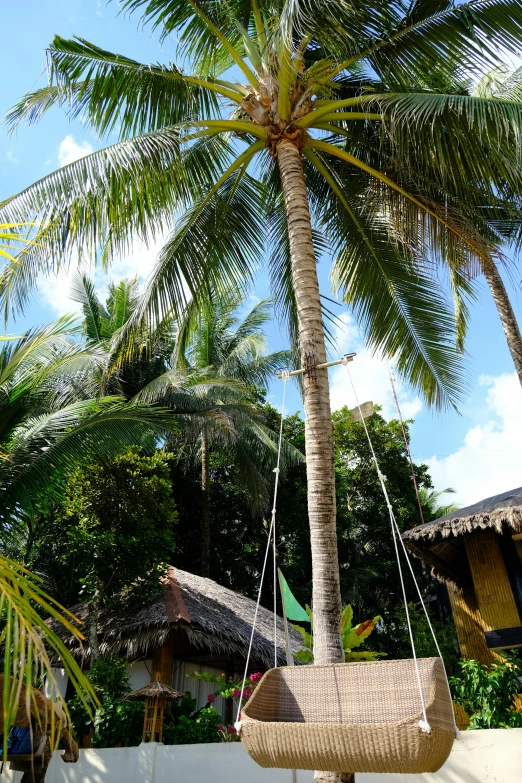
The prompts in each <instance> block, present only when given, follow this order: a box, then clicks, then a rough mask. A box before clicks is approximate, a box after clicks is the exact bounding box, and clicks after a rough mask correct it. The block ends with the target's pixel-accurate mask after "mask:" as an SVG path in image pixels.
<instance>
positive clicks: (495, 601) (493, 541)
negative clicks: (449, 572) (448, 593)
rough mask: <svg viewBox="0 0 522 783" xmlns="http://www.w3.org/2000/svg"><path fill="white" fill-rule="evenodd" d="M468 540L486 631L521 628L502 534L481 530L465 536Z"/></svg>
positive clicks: (469, 558)
mask: <svg viewBox="0 0 522 783" xmlns="http://www.w3.org/2000/svg"><path fill="white" fill-rule="evenodd" d="M464 541H465V545H466V553H467V555H468V561H469V567H470V569H471V576H472V579H473V586H474V588H475V595H476V598H477V603H478V607H479V610H480V615H481V618H482V622H483V626H484V630H485V631H494V630H498V629H499V628H515V627H516V626H519V625H520V616H519V613H518V609H517V605H516V602H515V598H514V595H513V591H512V589H511V584H510V581H509V576H508V573H507V571H506V566H505V564H504V558H503V557H502V552H501V550H500V544H499V537H498V535H497V534H496V533H495V532H494V531H493V530H480V531H477V532H475V533H472V534H471V535H468V536H465V537H464Z"/></svg>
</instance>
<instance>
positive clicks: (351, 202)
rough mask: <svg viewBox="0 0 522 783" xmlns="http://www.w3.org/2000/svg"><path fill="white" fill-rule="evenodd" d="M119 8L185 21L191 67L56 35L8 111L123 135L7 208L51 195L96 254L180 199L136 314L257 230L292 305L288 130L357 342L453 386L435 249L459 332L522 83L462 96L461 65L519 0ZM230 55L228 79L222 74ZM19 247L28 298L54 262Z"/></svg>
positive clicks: (212, 271) (19, 299)
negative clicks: (57, 117)
mask: <svg viewBox="0 0 522 783" xmlns="http://www.w3.org/2000/svg"><path fill="white" fill-rule="evenodd" d="M124 8H126V9H128V10H130V11H143V14H144V20H145V21H148V20H150V21H152V22H153V24H154V26H155V27H158V28H159V29H160V30H161V34H162V36H163V37H165V36H167V35H169V34H170V33H172V32H173V31H177V33H178V37H179V44H180V55H181V56H182V57H183V59H184V61H185V62H190V63H191V64H192V66H193V70H194V73H193V75H188V74H186V73H185V72H184V71H182V70H181V69H180V68H178V67H176V66H174V65H172V64H170V65H168V66H144V65H141V64H140V63H138V62H136V61H133V60H131V59H129V58H127V57H124V56H122V55H116V54H112V53H110V52H107V51H105V50H102V49H100V48H98V47H96V46H95V45H93V44H90V43H88V42H86V41H83V40H80V39H77V40H73V41H66V40H64V39H61V38H59V37H57V38H56V39H55V41H54V42H53V44H52V45H51V47H50V48H49V50H48V55H49V62H50V67H51V75H52V81H51V85H50V86H49V87H47V88H44V89H43V90H38V91H36V92H35V93H31V94H29V95H28V96H26V97H25V99H24V100H23V101H22V102H21V103H20V104H19V105H18V106H17V107H15V108H14V109H13V111H12V112H11V115H10V119H11V122H12V123H14V124H16V123H17V122H19V121H20V120H21V119H22V118H26V119H28V120H29V121H31V122H32V121H35V120H36V119H38V118H39V117H40V116H41V115H42V113H43V112H45V111H46V110H48V108H50V107H51V106H52V105H54V104H57V103H58V104H65V105H66V106H68V107H69V111H70V112H71V114H72V115H73V116H76V115H77V114H79V113H82V115H84V116H86V117H87V118H88V120H89V121H90V122H91V124H92V125H93V127H94V128H95V129H96V130H97V131H98V132H99V133H100V134H102V135H103V134H108V133H109V132H111V131H113V130H114V129H115V128H116V127H117V126H118V125H119V126H120V134H121V137H122V141H121V142H119V143H117V144H116V145H114V146H112V147H109V148H107V149H106V150H103V151H101V152H100V153H94V154H93V155H91V156H88V157H87V158H85V159H83V160H80V161H77V162H75V163H73V164H70V165H69V166H68V167H64V169H63V170H60V171H59V172H56V173H55V174H53V175H50V176H49V177H46V178H44V179H43V180H41V181H40V182H39V183H37V184H36V185H34V186H32V187H31V188H29V189H27V190H26V191H24V192H23V193H21V194H19V196H17V197H15V198H14V199H12V200H10V201H8V202H7V203H4V205H3V208H2V210H1V211H2V213H3V214H6V215H11V216H13V217H16V218H18V217H19V216H23V217H25V216H27V215H30V214H34V213H37V212H38V213H40V214H41V213H43V214H44V216H45V217H46V218H47V219H48V220H50V225H49V227H48V229H47V235H46V239H47V240H48V241H50V246H48V247H49V250H48V252H49V253H50V258H51V262H53V259H54V261H56V259H57V255H56V253H57V252H58V250H59V251H60V252H61V250H63V249H64V242H65V247H66V248H68V249H70V250H72V248H73V247H74V246H81V247H82V249H84V250H85V249H86V248H87V247H89V248H91V249H96V248H97V249H98V251H99V252H101V253H103V254H105V255H107V256H109V255H111V254H112V253H113V252H115V251H118V250H121V249H122V248H124V247H126V245H127V243H128V241H129V237H130V235H131V232H133V231H139V232H141V233H142V234H143V235H145V236H151V235H152V233H153V232H154V231H156V230H158V229H159V228H160V227H165V226H166V225H168V223H169V221H170V220H171V218H172V215H173V214H174V213H175V212H176V211H179V208H180V206H182V205H185V206H187V207H189V210H188V212H187V213H186V214H185V215H184V217H183V218H182V219H181V221H180V222H179V224H178V227H177V230H176V231H175V232H174V234H173V235H172V237H171V239H170V240H169V241H168V243H167V245H166V246H165V248H164V250H163V252H162V254H161V258H160V261H159V263H158V266H157V268H156V271H155V273H154V275H153V278H152V280H151V281H150V285H149V288H148V295H147V297H146V301H145V302H144V303H143V304H142V307H141V310H142V311H143V313H145V312H146V311H147V310H148V311H149V313H154V314H155V315H156V316H157V315H158V313H160V312H165V309H166V308H170V307H171V306H172V304H176V303H177V304H178V305H181V303H182V301H183V300H184V298H185V292H186V290H187V286H188V288H189V290H190V293H191V294H192V295H197V294H198V291H199V290H200V288H201V283H202V282H205V281H208V280H215V279H220V280H222V279H223V275H224V274H225V275H228V276H241V275H243V274H244V273H245V272H249V271H251V270H252V266H253V262H254V261H255V260H256V259H257V256H258V254H259V252H260V251H262V248H263V244H264V239H265V237H267V236H268V237H269V238H270V239H271V242H272V253H271V272H272V278H273V287H274V295H275V299H276V302H277V303H278V304H279V305H280V307H281V308H282V309H283V312H284V313H285V314H286V315H292V311H293V310H294V309H295V302H294V301H293V296H294V295H293V293H292V286H291V276H290V273H289V258H288V241H287V240H286V239H285V232H286V226H285V220H284V212H283V209H284V204H283V201H282V191H281V182H280V181H279V177H278V176H277V166H276V161H275V159H274V158H273V157H271V153H272V154H273V153H275V152H276V148H277V145H278V143H279V141H280V140H281V139H284V138H287V139H290V140H292V141H293V142H294V143H296V144H297V146H298V147H299V149H300V150H301V151H302V154H303V157H304V161H303V163H304V167H305V171H306V175H307V186H308V192H309V196H310V202H311V208H312V217H313V219H314V223H315V225H316V232H317V233H316V242H317V243H319V247H323V246H325V245H327V246H328V249H329V250H330V251H331V252H333V254H334V256H335V258H336V262H335V266H334V269H333V276H334V281H335V284H336V285H337V287H338V288H339V290H340V291H341V293H343V295H344V296H345V298H346V300H347V301H348V302H349V303H350V304H351V305H352V307H353V308H354V309H355V311H356V313H357V314H358V315H359V317H360V319H361V320H362V322H363V324H364V326H365V328H366V333H367V337H368V340H369V342H370V344H371V345H372V346H373V347H374V348H380V349H382V350H384V351H385V352H386V353H387V354H389V355H394V356H395V357H396V359H397V362H398V366H399V370H400V371H401V372H402V373H403V374H405V375H407V376H408V377H409V379H410V380H411V381H412V382H413V383H414V384H416V385H418V386H420V387H421V389H422V390H423V391H424V393H425V394H426V395H427V396H428V398H429V399H430V400H432V401H437V402H438V403H440V404H442V403H444V401H446V402H447V401H448V400H450V401H454V400H455V399H456V396H457V395H458V391H459V386H460V384H459V377H458V376H459V369H458V362H457V358H456V356H455V354H454V352H453V351H452V348H451V340H450V339H449V337H450V335H451V330H452V315H451V312H450V311H449V310H448V308H447V305H446V304H445V302H444V299H443V297H441V295H439V294H437V293H436V290H435V288H434V284H433V275H432V274H431V271H432V267H433V253H436V254H437V256H438V257H439V258H440V257H443V258H444V259H445V260H446V261H447V262H448V265H449V271H450V281H451V284H452V290H453V293H454V301H455V303H456V306H457V316H458V329H459V330H460V336H461V337H462V333H463V329H464V322H465V317H466V306H465V301H464V296H465V295H466V294H469V293H470V283H469V272H470V267H472V265H473V262H478V263H481V264H482V265H483V266H484V265H487V264H488V263H490V262H491V261H492V259H493V258H494V255H495V251H496V247H497V244H498V240H499V239H501V238H504V237H505V236H506V235H507V234H510V236H512V234H513V224H514V222H515V218H514V215H515V210H516V209H518V195H517V194H518V192H519V184H520V183H519V167H518V166H513V165H512V164H513V163H514V161H515V160H516V148H517V146H518V128H519V126H520V121H521V116H522V115H521V107H520V104H519V102H518V100H517V97H518V94H517V93H516V92H515V91H514V90H513V89H511V93H509V94H507V95H506V96H503V97H501V98H500V99H499V98H498V97H497V98H496V99H493V98H492V97H491V95H484V93H482V94H481V95H471V94H470V85H471V81H472V75H473V74H477V73H480V72H481V71H484V70H485V69H487V68H489V67H490V66H492V65H495V64H497V63H498V56H497V54H496V52H495V50H494V48H493V46H492V45H491V44H489V43H487V40H486V36H488V35H490V32H491V30H495V36H496V45H499V46H500V45H501V46H503V47H505V49H507V50H508V51H512V50H513V49H514V48H516V47H517V46H518V41H519V37H520V35H521V33H520V21H521V20H520V19H519V16H520V9H519V7H518V4H517V3H516V2H513V0H509V1H508V0H472V2H470V3H467V4H463V5H459V6H455V5H454V4H453V3H451V2H448V1H447V0H443V1H442V2H440V1H439V2H437V3H436V5H435V6H434V5H433V3H426V2H425V0H417V2H414V3H412V4H403V3H402V2H393V3H389V2H386V3H382V2H374V3H373V4H370V5H364V4H355V5H353V4H352V3H350V4H347V3H340V4H339V3H333V2H321V3H319V4H315V5H314V7H312V6H311V5H310V4H299V3H291V2H279V3H277V2H276V3H275V4H274V3H272V2H271V3H266V2H262V1H261V2H257V0H252V2H247V3H228V2H227V3H225V2H218V3H215V2H209V0H201V2H199V3H193V2H190V1H189V0H176V2H172V0H168V1H167V0H154V2H148V1H147V2H145V0H126V2H125V3H124ZM477 40H478V41H481V42H482V45H477V44H476V41H477ZM457 63H458V64H459V67H457ZM228 69H232V70H231V74H232V76H231V79H233V80H231V81H228V80H226V79H223V78H221V76H222V74H223V72H224V71H227V70H228ZM463 73H467V74H468V75H467V78H464V76H462V74H463ZM238 76H239V78H240V81H239V80H236V79H237V77H238ZM470 139H471V140H472V143H470ZM433 149H436V150H437V154H436V155H435V156H434V155H432V150H433ZM253 161H257V166H256V167H255V168H253ZM86 182H88V183H89V184H88V187H87V189H86V188H85V184H86ZM127 194H129V197H128V198H127ZM151 194H154V195H153V196H151ZM213 226H219V231H218V232H216V231H215V230H214V229H213V228H212V227H213ZM510 232H511V233H510ZM325 237H328V242H326V240H325ZM321 243H322V244H321ZM24 255H25V256H26V258H25V260H24V263H23V265H22V268H21V269H20V268H18V269H17V268H16V266H14V265H11V266H9V267H8V269H7V270H6V271H5V273H4V276H3V291H2V293H3V298H4V304H5V305H6V306H8V303H9V304H11V305H13V306H15V307H16V306H19V305H22V304H23V302H24V301H25V298H26V296H27V289H28V287H29V286H30V285H31V284H32V283H31V280H30V277H32V278H33V279H34V277H35V276H34V274H33V275H30V272H33V273H34V272H35V271H36V269H37V268H40V267H41V266H42V265H44V266H45V268H46V269H48V265H49V260H50V259H49V257H45V254H42V252H41V251H40V249H39V248H33V249H31V252H29V253H25V254H24ZM202 257H205V264H204V265H203V264H202V263H201V258H202ZM419 262H420V264H419Z"/></svg>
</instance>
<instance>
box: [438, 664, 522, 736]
mask: <svg viewBox="0 0 522 783" xmlns="http://www.w3.org/2000/svg"><path fill="white" fill-rule="evenodd" d="M457 666H458V673H457V674H456V675H454V676H453V677H450V681H449V682H450V688H451V692H452V694H453V698H454V699H455V701H456V703H457V704H460V705H461V706H462V707H464V709H465V710H466V712H467V713H468V715H469V717H470V725H469V728H470V729H504V728H520V727H522V713H521V712H516V711H515V707H514V698H515V696H516V695H517V694H518V693H520V691H521V685H520V682H519V677H521V676H522V659H520V658H519V657H518V655H517V653H516V651H515V650H513V651H512V652H511V654H509V655H508V654H504V660H503V661H502V662H499V663H493V664H491V666H489V667H488V666H485V665H484V664H483V663H479V662H478V661H473V660H471V661H465V660H462V661H459V663H458V665H457Z"/></svg>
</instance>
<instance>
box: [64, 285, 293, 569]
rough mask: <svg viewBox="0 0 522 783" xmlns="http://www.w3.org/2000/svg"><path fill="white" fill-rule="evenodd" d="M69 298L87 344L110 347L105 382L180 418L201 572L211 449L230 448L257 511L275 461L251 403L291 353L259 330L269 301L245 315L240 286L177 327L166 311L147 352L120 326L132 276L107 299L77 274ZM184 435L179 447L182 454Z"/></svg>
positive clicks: (272, 436)
mask: <svg viewBox="0 0 522 783" xmlns="http://www.w3.org/2000/svg"><path fill="white" fill-rule="evenodd" d="M72 297H73V299H74V300H75V301H77V302H80V303H81V304H82V306H83V312H84V332H85V334H86V337H87V340H88V341H89V342H90V343H91V344H92V345H94V344H97V345H99V346H102V345H103V346H104V347H105V349H106V350H107V364H106V367H105V371H104V379H103V383H102V386H103V387H104V388H111V389H113V390H114V391H117V392H118V393H121V394H123V395H125V397H126V399H128V400H129V401H131V402H133V403H135V404H143V403H144V402H145V403H146V404H150V403H154V404H157V403H159V404H161V405H162V406H164V407H166V408H168V409H170V410H172V411H173V412H175V413H176V414H177V418H178V421H179V425H180V427H181V430H182V434H181V442H182V444H184V449H183V451H182V453H183V455H187V454H188V456H189V458H191V457H193V455H194V448H193V447H194V445H195V444H197V446H198V457H199V459H200V461H201V471H202V479H201V488H202V539H201V574H202V575H203V576H208V575H209V566H210V521H211V510H210V454H209V451H210V445H211V444H212V443H214V444H217V445H219V447H220V449H221V450H223V449H225V450H226V451H228V452H230V457H231V460H232V462H233V463H234V464H235V465H236V466H237V467H238V468H239V479H240V480H241V481H242V483H243V485H244V487H245V490H246V491H247V493H248V495H249V496H250V497H251V499H252V505H253V507H254V508H255V509H256V510H257V511H260V510H261V509H262V508H263V505H265V504H266V501H267V499H268V489H269V482H268V479H267V477H268V476H270V475H271V466H272V465H271V463H272V461H273V455H274V450H275V443H276V439H277V434H276V433H275V432H273V431H272V430H270V428H268V427H267V426H266V425H265V424H264V423H263V420H262V417H261V415H260V413H259V410H258V409H257V408H256V406H255V405H253V397H254V393H255V387H259V385H266V384H267V382H268V380H269V378H270V377H271V375H272V373H273V372H274V370H275V369H276V368H277V367H282V366H286V365H288V363H289V361H290V356H289V354H288V352H287V351H279V352H277V353H272V354H267V343H266V339H265V336H264V334H263V331H262V330H263V326H264V324H265V323H266V321H267V320H268V317H269V310H270V304H269V302H260V303H259V304H258V305H256V306H255V307H254V308H252V310H251V311H250V312H249V313H248V314H247V315H246V316H245V317H244V318H243V319H239V318H238V317H237V310H238V308H239V307H240V305H241V303H242V297H241V294H240V293H239V292H236V293H234V292H229V293H228V294H227V295H225V296H221V297H220V296H217V295H214V296H212V297H210V298H209V299H207V300H206V301H205V302H204V303H203V304H201V305H200V304H196V302H192V303H191V304H190V305H189V306H188V307H187V309H186V311H185V312H184V313H183V316H182V318H181V320H180V323H179V325H176V324H175V323H174V322H173V320H172V318H171V317H170V316H168V315H167V316H166V317H165V318H164V319H162V321H161V323H160V324H158V325H157V326H156V329H155V332H154V335H151V336H150V338H149V339H148V340H146V341H145V342H146V343H147V346H146V349H145V348H144V346H143V345H142V344H141V343H140V344H136V343H134V342H133V341H132V340H131V341H130V344H129V341H128V340H127V332H126V331H125V326H126V325H127V324H128V322H129V320H130V319H132V316H133V314H134V312H135V311H136V308H137V306H138V303H139V285H138V281H137V280H121V281H119V282H118V283H113V284H111V285H110V286H109V291H108V298H107V301H106V303H105V305H104V304H103V303H102V302H101V301H100V300H99V298H98V296H97V294H96V291H95V287H94V283H93V281H92V280H91V279H89V278H88V277H87V276H86V275H83V276H77V277H76V278H75V280H74V282H73V286H72ZM179 446H180V439H179V438H178V439H177V442H176V449H175V451H178V452H179ZM282 456H283V464H284V463H292V462H295V461H299V460H300V459H302V455H301V454H300V452H298V451H297V449H294V448H293V447H292V446H291V444H289V443H288V442H286V441H284V443H283V454H282Z"/></svg>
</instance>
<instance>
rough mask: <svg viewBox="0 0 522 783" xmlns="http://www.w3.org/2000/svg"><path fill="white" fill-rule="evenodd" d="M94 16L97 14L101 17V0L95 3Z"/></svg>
mask: <svg viewBox="0 0 522 783" xmlns="http://www.w3.org/2000/svg"><path fill="white" fill-rule="evenodd" d="M96 16H98V17H99V18H100V19H103V16H104V15H103V12H102V0H98V2H97V3H96Z"/></svg>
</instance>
